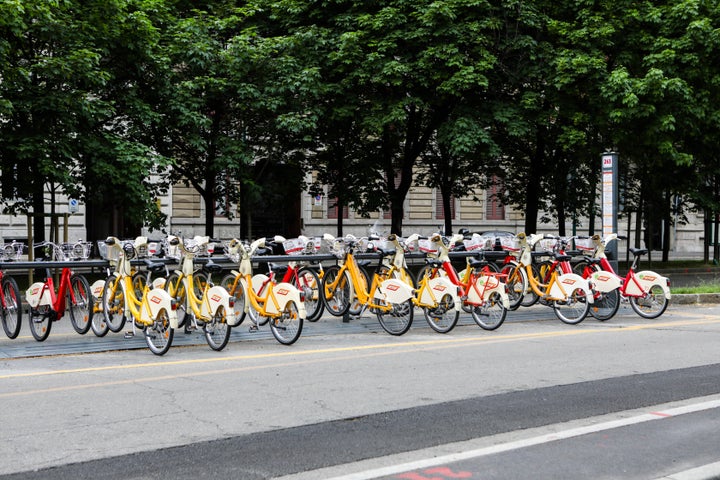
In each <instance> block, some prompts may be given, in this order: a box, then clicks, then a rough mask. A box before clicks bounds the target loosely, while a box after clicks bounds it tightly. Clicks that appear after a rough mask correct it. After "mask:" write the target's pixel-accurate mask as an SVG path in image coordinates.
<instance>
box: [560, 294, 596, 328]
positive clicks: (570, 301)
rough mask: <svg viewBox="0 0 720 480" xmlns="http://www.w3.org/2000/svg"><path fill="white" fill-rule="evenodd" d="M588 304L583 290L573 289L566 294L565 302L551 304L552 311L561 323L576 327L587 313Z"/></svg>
mask: <svg viewBox="0 0 720 480" xmlns="http://www.w3.org/2000/svg"><path fill="white" fill-rule="evenodd" d="M589 307H590V304H589V303H588V302H587V297H586V296H585V290H584V289H583V288H579V287H578V288H575V289H574V290H572V291H571V292H570V293H569V294H568V298H567V300H565V301H555V302H553V310H554V311H555V316H557V317H558V318H559V319H560V320H561V321H562V322H563V323H567V324H569V325H577V324H578V323H580V322H582V321H583V320H585V317H587V314H588V311H589Z"/></svg>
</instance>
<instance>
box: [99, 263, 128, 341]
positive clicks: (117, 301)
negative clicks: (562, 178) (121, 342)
mask: <svg viewBox="0 0 720 480" xmlns="http://www.w3.org/2000/svg"><path fill="white" fill-rule="evenodd" d="M102 302H103V303H102V305H103V317H104V318H105V325H106V326H107V328H108V329H109V330H110V331H111V332H115V333H117V332H119V331H120V330H122V329H123V327H124V326H125V290H124V289H123V285H122V280H121V279H120V277H116V276H115V275H110V276H109V277H108V278H107V280H106V281H105V288H103V293H102ZM100 330H102V328H100Z"/></svg>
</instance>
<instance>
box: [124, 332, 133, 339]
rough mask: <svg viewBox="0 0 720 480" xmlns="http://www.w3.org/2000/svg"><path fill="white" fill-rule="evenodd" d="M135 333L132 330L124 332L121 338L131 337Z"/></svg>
mask: <svg viewBox="0 0 720 480" xmlns="http://www.w3.org/2000/svg"><path fill="white" fill-rule="evenodd" d="M134 336H135V334H134V333H133V332H125V333H124V334H123V338H133V337H134Z"/></svg>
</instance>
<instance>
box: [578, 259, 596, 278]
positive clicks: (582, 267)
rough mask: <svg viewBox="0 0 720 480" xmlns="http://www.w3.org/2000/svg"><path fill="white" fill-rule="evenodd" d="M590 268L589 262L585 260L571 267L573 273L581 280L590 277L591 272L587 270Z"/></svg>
mask: <svg viewBox="0 0 720 480" xmlns="http://www.w3.org/2000/svg"><path fill="white" fill-rule="evenodd" d="M589 268H591V267H590V262H588V261H586V260H580V261H579V262H577V263H576V264H575V265H573V273H577V274H578V275H580V276H581V277H583V278H590V275H592V272H593V271H592V270H588V269H589Z"/></svg>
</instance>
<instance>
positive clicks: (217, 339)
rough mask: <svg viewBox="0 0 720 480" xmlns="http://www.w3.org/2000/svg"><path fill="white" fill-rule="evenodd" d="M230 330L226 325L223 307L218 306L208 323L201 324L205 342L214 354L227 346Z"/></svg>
mask: <svg viewBox="0 0 720 480" xmlns="http://www.w3.org/2000/svg"><path fill="white" fill-rule="evenodd" d="M231 330H232V327H231V326H230V325H228V324H227V317H226V315H225V307H223V306H222V305H220V306H218V308H217V310H215V314H214V315H213V316H212V318H211V319H210V321H209V322H205V323H204V324H203V333H204V334H205V340H206V341H207V343H208V345H209V346H210V348H212V349H213V350H215V351H216V352H219V351H220V350H222V349H223V348H225V346H227V344H228V341H229V340H230V333H231Z"/></svg>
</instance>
